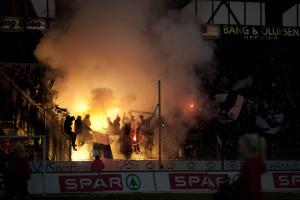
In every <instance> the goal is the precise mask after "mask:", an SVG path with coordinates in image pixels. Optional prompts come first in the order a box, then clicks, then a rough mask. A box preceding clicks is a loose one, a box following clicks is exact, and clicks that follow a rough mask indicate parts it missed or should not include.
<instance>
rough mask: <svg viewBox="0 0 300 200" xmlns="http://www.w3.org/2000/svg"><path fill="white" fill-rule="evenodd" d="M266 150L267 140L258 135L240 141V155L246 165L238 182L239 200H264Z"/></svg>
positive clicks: (250, 135) (237, 194)
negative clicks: (263, 184)
mask: <svg viewBox="0 0 300 200" xmlns="http://www.w3.org/2000/svg"><path fill="white" fill-rule="evenodd" d="M265 148H266V142H265V139H264V138H262V137H260V136H258V135H257V134H246V135H244V136H242V137H241V138H240V139H239V153H240V158H241V160H242V161H244V165H243V166H242V168H241V170H240V174H239V177H238V180H237V182H236V185H237V186H236V187H237V188H236V190H237V191H236V197H237V199H238V200H262V191H261V175H262V174H263V173H264V170H265V164H264V159H265Z"/></svg>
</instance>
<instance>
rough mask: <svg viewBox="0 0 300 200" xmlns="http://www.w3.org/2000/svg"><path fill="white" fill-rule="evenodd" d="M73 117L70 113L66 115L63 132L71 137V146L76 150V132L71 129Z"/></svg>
mask: <svg viewBox="0 0 300 200" xmlns="http://www.w3.org/2000/svg"><path fill="white" fill-rule="evenodd" d="M74 119H75V117H73V116H72V117H71V116H70V115H67V116H66V119H65V122H64V131H65V133H66V134H67V135H68V136H69V137H70V138H71V142H72V147H73V150H75V151H77V149H76V146H77V145H76V144H75V141H76V134H75V133H74V132H73V131H72V124H73V121H74Z"/></svg>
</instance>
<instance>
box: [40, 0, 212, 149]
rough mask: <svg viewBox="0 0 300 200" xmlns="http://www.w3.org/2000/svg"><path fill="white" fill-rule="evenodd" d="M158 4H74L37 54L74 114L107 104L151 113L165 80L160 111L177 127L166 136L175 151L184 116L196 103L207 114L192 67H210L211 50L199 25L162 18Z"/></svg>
mask: <svg viewBox="0 0 300 200" xmlns="http://www.w3.org/2000/svg"><path fill="white" fill-rule="evenodd" d="M156 6H157V2H156V1H152V0H109V1H96V0H94V1H91V0H87V1H83V0H82V1H74V3H73V4H72V5H70V7H71V9H72V10H73V12H72V15H70V16H72V17H71V18H70V19H64V20H63V23H57V25H56V27H54V28H52V29H50V30H49V31H48V32H47V33H46V34H45V35H44V37H43V38H42V39H41V41H40V43H39V45H38V47H37V49H36V51H35V55H36V57H37V58H38V59H39V60H40V61H41V62H43V63H46V64H49V65H50V66H52V67H53V68H56V69H59V70H61V71H62V72H63V74H64V76H63V77H62V78H61V79H58V80H57V82H56V84H55V88H56V89H57V90H58V92H59V94H58V99H57V103H58V104H59V105H60V106H64V107H67V108H68V109H69V110H70V111H71V113H73V114H75V113H76V114H77V113H85V112H95V110H101V112H108V111H104V110H105V109H106V108H105V107H107V106H110V107H111V109H120V112H121V114H122V113H123V112H125V111H129V110H132V109H133V110H141V111H150V112H151V111H153V110H154V108H155V107H156V104H157V81H158V80H161V83H162V114H163V116H164V119H165V121H166V124H169V125H171V126H172V127H173V128H175V130H176V131H174V130H171V131H170V132H169V131H167V129H165V133H164V134H165V135H166V137H167V138H170V141H169V142H170V143H169V144H168V146H169V147H171V148H173V147H174V146H172V143H173V144H175V145H177V144H180V143H181V142H182V141H183V139H184V135H185V133H184V132H185V130H184V128H183V126H182V122H183V121H186V119H184V118H186V117H189V115H185V114H184V112H179V111H180V110H181V109H185V108H187V109H190V107H189V105H191V104H193V107H195V108H197V109H199V108H200V110H201V105H202V102H203V100H204V99H205V94H203V93H202V92H201V91H199V88H198V86H199V80H198V79H197V78H196V76H195V73H194V69H195V67H196V68H200V69H203V68H205V67H207V66H209V63H210V62H211V59H212V55H213V49H212V48H211V47H210V46H209V45H208V44H207V43H206V42H205V41H203V40H202V38H201V33H200V26H199V25H198V24H194V22H193V21H191V22H189V21H184V20H183V19H182V17H181V14H180V12H175V11H172V12H165V13H164V14H162V15H159V16H158V14H157V13H158V12H157V7H156ZM204 106H205V105H204ZM113 107H116V108H113ZM91 117H93V116H92V115H91ZM189 120H190V119H189Z"/></svg>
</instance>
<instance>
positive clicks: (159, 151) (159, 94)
mask: <svg viewBox="0 0 300 200" xmlns="http://www.w3.org/2000/svg"><path fill="white" fill-rule="evenodd" d="M158 161H159V170H160V169H161V168H162V164H161V84H160V80H159V81H158Z"/></svg>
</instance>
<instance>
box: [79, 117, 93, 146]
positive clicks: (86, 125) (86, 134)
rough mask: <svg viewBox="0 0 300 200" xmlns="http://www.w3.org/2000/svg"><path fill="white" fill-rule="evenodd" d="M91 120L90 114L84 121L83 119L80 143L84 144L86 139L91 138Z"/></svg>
mask: <svg viewBox="0 0 300 200" xmlns="http://www.w3.org/2000/svg"><path fill="white" fill-rule="evenodd" d="M91 125H92V123H91V120H90V115H89V114H86V115H85V117H84V119H83V121H82V133H81V138H80V145H83V144H84V143H85V142H86V140H91V139H92V138H91V134H90V131H92V129H91Z"/></svg>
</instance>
